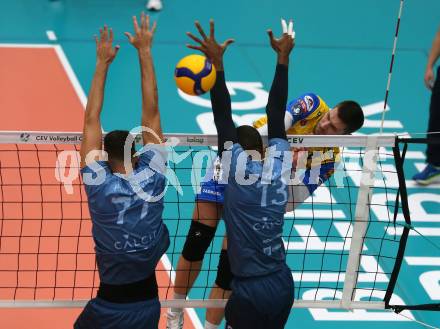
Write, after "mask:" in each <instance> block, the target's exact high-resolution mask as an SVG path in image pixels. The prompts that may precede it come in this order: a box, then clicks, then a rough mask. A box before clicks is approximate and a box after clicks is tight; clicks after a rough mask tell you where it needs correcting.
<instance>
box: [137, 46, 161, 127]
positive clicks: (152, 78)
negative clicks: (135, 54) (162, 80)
mask: <svg viewBox="0 0 440 329" xmlns="http://www.w3.org/2000/svg"><path fill="white" fill-rule="evenodd" d="M139 62H140V66H141V85H142V125H143V126H145V127H146V126H148V123H149V121H151V120H153V118H155V117H156V116H158V115H159V106H158V93H157V82H156V75H155V73H154V66H153V57H152V55H151V50H149V49H148V50H139Z"/></svg>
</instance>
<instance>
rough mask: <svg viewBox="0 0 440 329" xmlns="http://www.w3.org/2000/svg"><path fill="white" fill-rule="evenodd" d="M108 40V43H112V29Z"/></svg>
mask: <svg viewBox="0 0 440 329" xmlns="http://www.w3.org/2000/svg"><path fill="white" fill-rule="evenodd" d="M108 40H109V41H110V43H112V42H113V29H110V37H109V39H108Z"/></svg>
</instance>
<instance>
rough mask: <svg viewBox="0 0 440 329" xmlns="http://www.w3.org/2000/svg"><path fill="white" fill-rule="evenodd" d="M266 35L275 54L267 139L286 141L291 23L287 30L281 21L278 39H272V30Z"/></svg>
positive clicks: (292, 43)
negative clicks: (281, 32) (285, 123)
mask: <svg viewBox="0 0 440 329" xmlns="http://www.w3.org/2000/svg"><path fill="white" fill-rule="evenodd" d="M267 33H268V35H269V39H270V44H271V46H272V48H273V49H274V50H275V52H276V53H277V66H276V70H275V77H274V79H273V82H272V87H271V89H270V92H269V100H268V102H267V106H266V113H267V119H268V123H267V126H268V127H267V129H268V137H269V139H271V138H283V139H287V137H286V130H285V127H284V115H285V111H286V103H287V94H288V80H289V79H288V67H289V55H290V52H291V51H292V49H293V47H294V46H295V42H294V40H295V39H294V36H293V22H292V21H290V23H289V30H288V29H287V24H286V23H285V21H284V20H283V35H282V36H281V38H279V39H276V38H274V36H273V32H272V30H268V31H267Z"/></svg>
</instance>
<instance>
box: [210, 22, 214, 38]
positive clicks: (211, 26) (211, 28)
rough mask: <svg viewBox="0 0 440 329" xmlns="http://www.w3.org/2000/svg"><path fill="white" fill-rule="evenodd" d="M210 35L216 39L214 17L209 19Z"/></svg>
mask: <svg viewBox="0 0 440 329" xmlns="http://www.w3.org/2000/svg"><path fill="white" fill-rule="evenodd" d="M209 37H210V38H211V39H214V20H213V19H212V18H211V19H210V20H209Z"/></svg>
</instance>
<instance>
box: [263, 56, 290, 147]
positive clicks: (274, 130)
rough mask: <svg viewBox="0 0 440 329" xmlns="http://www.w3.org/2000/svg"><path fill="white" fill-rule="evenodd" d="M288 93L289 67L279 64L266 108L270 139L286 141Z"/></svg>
mask: <svg viewBox="0 0 440 329" xmlns="http://www.w3.org/2000/svg"><path fill="white" fill-rule="evenodd" d="M287 93H288V66H287V65H286V64H277V67H276V71H275V77H274V79H273V82H272V87H271V88H270V92H269V99H268V102H267V106H266V113H267V120H268V122H267V125H268V137H269V138H275V137H278V138H284V139H286V130H285V127H284V115H285V112H286V103H287Z"/></svg>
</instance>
